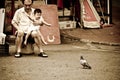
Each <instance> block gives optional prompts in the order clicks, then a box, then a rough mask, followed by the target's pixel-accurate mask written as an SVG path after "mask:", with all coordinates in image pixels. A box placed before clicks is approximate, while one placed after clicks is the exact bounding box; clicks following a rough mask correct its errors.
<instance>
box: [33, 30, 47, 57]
mask: <svg viewBox="0 0 120 80" xmlns="http://www.w3.org/2000/svg"><path fill="white" fill-rule="evenodd" d="M31 35H32V37H33V38H34V40H35V43H36V45H37V47H38V48H39V52H40V53H39V54H38V56H41V57H48V56H47V55H46V54H45V53H44V51H43V49H42V44H41V39H40V35H39V34H38V32H37V31H33V32H32V33H31Z"/></svg>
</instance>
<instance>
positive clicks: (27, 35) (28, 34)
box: [24, 31, 31, 45]
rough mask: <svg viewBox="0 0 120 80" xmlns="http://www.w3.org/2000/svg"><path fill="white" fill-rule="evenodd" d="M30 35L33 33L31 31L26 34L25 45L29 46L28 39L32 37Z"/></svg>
mask: <svg viewBox="0 0 120 80" xmlns="http://www.w3.org/2000/svg"><path fill="white" fill-rule="evenodd" d="M30 33H31V31H29V32H27V34H26V36H25V41H24V45H26V44H27V39H28V37H29V36H30Z"/></svg>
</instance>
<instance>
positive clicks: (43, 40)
mask: <svg viewBox="0 0 120 80" xmlns="http://www.w3.org/2000/svg"><path fill="white" fill-rule="evenodd" d="M37 31H38V33H39V35H40V37H41V40H42V42H43V43H44V44H48V43H47V42H46V41H45V39H44V37H43V35H42V34H41V32H40V31H39V30H37Z"/></svg>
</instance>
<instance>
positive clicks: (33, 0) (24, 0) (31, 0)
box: [22, 0, 34, 4]
mask: <svg viewBox="0 0 120 80" xmlns="http://www.w3.org/2000/svg"><path fill="white" fill-rule="evenodd" d="M24 1H25V0H22V3H23V4H24ZM31 1H32V3H33V1H34V0H31Z"/></svg>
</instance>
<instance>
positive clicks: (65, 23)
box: [59, 21, 76, 29]
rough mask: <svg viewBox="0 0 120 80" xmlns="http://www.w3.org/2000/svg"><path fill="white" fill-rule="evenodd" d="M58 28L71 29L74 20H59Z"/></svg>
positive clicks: (74, 24) (73, 26)
mask: <svg viewBox="0 0 120 80" xmlns="http://www.w3.org/2000/svg"><path fill="white" fill-rule="evenodd" d="M59 26H60V29H73V28H76V22H75V21H61V22H59Z"/></svg>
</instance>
